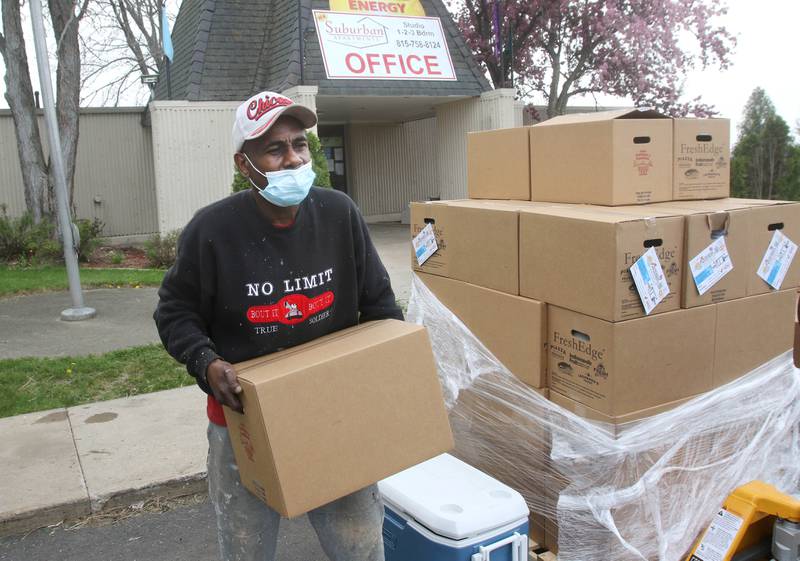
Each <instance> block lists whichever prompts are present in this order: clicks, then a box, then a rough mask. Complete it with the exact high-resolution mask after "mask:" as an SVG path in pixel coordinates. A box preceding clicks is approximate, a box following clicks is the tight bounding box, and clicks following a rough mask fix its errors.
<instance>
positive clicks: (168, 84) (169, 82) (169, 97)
mask: <svg viewBox="0 0 800 561" xmlns="http://www.w3.org/2000/svg"><path fill="white" fill-rule="evenodd" d="M164 61H165V62H166V63H167V68H166V70H167V99H172V80H171V79H170V76H169V58H167V57H164Z"/></svg>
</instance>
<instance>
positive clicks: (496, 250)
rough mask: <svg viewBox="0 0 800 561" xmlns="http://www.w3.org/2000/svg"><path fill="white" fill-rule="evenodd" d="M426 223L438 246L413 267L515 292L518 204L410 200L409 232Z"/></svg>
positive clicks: (517, 256) (517, 265)
mask: <svg viewBox="0 0 800 561" xmlns="http://www.w3.org/2000/svg"><path fill="white" fill-rule="evenodd" d="M428 225H430V226H431V229H432V230H433V234H434V238H435V240H436V244H437V246H438V250H437V251H436V252H435V253H434V254H433V255H432V256H431V257H430V258H428V260H427V261H425V263H423V264H422V265H420V264H419V263H417V259H416V254H415V253H414V251H413V248H412V268H413V269H414V270H416V271H420V272H423V273H431V274H434V275H439V276H443V277H447V278H451V279H455V280H460V281H464V282H468V283H471V284H475V285H478V286H483V287H486V288H491V289H494V290H499V291H501V292H505V293H507V294H513V295H517V294H519V217H518V214H517V211H516V209H514V208H513V207H509V206H503V205H498V204H494V203H493V202H492V201H477V200H476V201H471V200H460V201H437V202H431V203H412V204H411V236H412V237H414V236H417V235H419V234H420V232H422V230H423V229H424V228H426V227H427V226H428Z"/></svg>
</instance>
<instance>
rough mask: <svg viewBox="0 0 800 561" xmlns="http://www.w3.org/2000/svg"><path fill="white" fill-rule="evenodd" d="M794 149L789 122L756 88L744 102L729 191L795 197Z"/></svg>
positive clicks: (798, 188) (797, 173)
mask: <svg viewBox="0 0 800 561" xmlns="http://www.w3.org/2000/svg"><path fill="white" fill-rule="evenodd" d="M798 151H800V148H798V147H797V146H795V145H794V144H793V142H792V137H791V134H790V132H789V125H787V124H786V121H785V120H784V119H783V118H782V117H781V116H780V115H778V114H777V113H776V112H775V106H774V105H773V103H772V101H771V100H770V99H769V96H768V95H767V93H766V92H765V91H764V90H763V89H761V88H756V89H755V90H753V93H752V94H750V98H749V99H748V100H747V104H746V105H745V109H744V114H743V116H742V124H741V126H740V127H739V136H738V139H737V142H736V147H735V148H734V150H733V158H732V160H733V161H732V163H731V183H732V191H733V194H734V195H736V196H741V197H755V198H759V199H762V198H765V199H775V198H790V199H795V198H797V196H798V195H800V185H798V180H800V177H799V176H800V170H798V162H797V158H798V156H797V154H798Z"/></svg>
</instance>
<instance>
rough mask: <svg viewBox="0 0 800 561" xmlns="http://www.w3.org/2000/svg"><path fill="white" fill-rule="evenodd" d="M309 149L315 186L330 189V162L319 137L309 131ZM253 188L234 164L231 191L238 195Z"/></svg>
mask: <svg viewBox="0 0 800 561" xmlns="http://www.w3.org/2000/svg"><path fill="white" fill-rule="evenodd" d="M307 136H308V149H309V151H310V152H311V167H312V168H313V169H314V173H315V174H316V176H317V177H316V179H315V180H314V185H316V186H317V187H330V186H331V174H330V173H329V172H328V160H327V158H325V152H324V151H323V150H322V143H321V142H320V140H319V137H318V136H317V135H316V134H314V133H313V132H311V131H308V134H307ZM250 187H251V184H250V181H248V180H247V178H246V177H245V176H244V175H242V173H241V172H240V171H239V168H238V167H236V165H235V164H234V166H233V183H232V184H231V191H232V192H233V193H238V192H239V191H244V190H245V189H249V188H250Z"/></svg>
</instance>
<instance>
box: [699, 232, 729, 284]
mask: <svg viewBox="0 0 800 561" xmlns="http://www.w3.org/2000/svg"><path fill="white" fill-rule="evenodd" d="M689 269H690V270H691V272H692V277H693V278H694V284H695V286H696V287H697V292H698V293H699V294H700V295H701V296H702V295H703V294H705V293H706V292H708V291H709V290H710V289H711V287H713V286H714V285H715V284H717V283H718V282H719V281H720V280H722V279H723V277H725V275H727V274H728V273H730V272H731V270H733V263H732V262H731V256H730V254H729V253H728V247H727V245H725V237H724V236H721V237H719V238H717V239H716V240H714V241H713V242H711V245H709V246H708V247H706V248H705V249H704V250H703V251H701V252H700V253H698V254H697V255H696V256H695V257H693V258H692V259H691V260H690V261H689Z"/></svg>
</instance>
